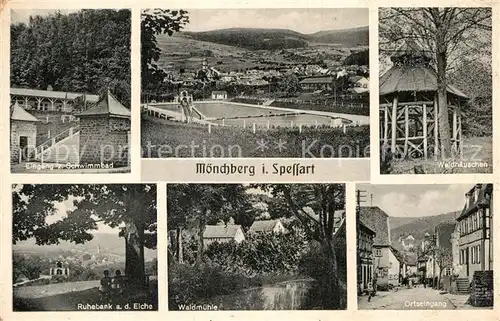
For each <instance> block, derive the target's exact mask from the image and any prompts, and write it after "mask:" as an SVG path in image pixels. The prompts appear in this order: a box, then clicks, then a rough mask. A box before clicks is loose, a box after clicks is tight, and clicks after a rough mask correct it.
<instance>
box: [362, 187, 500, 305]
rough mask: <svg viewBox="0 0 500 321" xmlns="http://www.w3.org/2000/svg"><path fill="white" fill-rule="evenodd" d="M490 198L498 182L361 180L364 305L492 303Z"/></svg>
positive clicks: (491, 211) (491, 218)
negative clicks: (383, 182)
mask: <svg viewBox="0 0 500 321" xmlns="http://www.w3.org/2000/svg"><path fill="white" fill-rule="evenodd" d="M492 199H493V184H483V183H480V184H453V185H439V184H433V185H368V184H358V185H357V186H356V203H357V208H356V223H357V238H356V239H357V253H358V255H357V265H358V268H357V280H358V309H373V310H384V309H386V310H444V309H447V310H454V309H492V308H493V294H494V292H493V239H492V238H493V230H492V228H493V201H492Z"/></svg>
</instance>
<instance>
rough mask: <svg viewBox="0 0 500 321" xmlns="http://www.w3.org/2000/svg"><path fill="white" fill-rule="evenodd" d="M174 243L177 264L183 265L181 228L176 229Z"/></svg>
mask: <svg viewBox="0 0 500 321" xmlns="http://www.w3.org/2000/svg"><path fill="white" fill-rule="evenodd" d="M176 233H177V235H176V238H177V240H176V242H177V244H176V245H177V249H176V255H177V262H179V263H183V261H184V260H183V258H184V253H183V249H182V227H178V228H177V230H176Z"/></svg>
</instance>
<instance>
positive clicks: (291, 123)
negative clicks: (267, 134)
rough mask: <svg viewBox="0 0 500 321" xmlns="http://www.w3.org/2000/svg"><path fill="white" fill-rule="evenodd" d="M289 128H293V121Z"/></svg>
mask: <svg viewBox="0 0 500 321" xmlns="http://www.w3.org/2000/svg"><path fill="white" fill-rule="evenodd" d="M290 127H291V128H293V120H292V121H291V122H290Z"/></svg>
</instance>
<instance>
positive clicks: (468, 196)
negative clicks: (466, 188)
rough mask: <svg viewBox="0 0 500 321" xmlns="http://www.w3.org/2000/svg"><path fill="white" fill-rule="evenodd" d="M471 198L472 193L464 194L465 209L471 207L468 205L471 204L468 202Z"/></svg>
mask: <svg viewBox="0 0 500 321" xmlns="http://www.w3.org/2000/svg"><path fill="white" fill-rule="evenodd" d="M471 196H472V193H471V192H467V193H465V205H466V206H465V207H466V208H469V206H470V205H471V204H470V203H471V202H470V201H471Z"/></svg>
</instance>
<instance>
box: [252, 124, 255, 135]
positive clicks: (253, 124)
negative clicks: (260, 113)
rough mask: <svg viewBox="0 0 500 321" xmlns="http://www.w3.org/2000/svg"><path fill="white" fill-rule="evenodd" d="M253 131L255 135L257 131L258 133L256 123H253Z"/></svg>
mask: <svg viewBox="0 0 500 321" xmlns="http://www.w3.org/2000/svg"><path fill="white" fill-rule="evenodd" d="M252 131H253V133H254V134H255V131H256V127H255V123H253V126H252Z"/></svg>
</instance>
